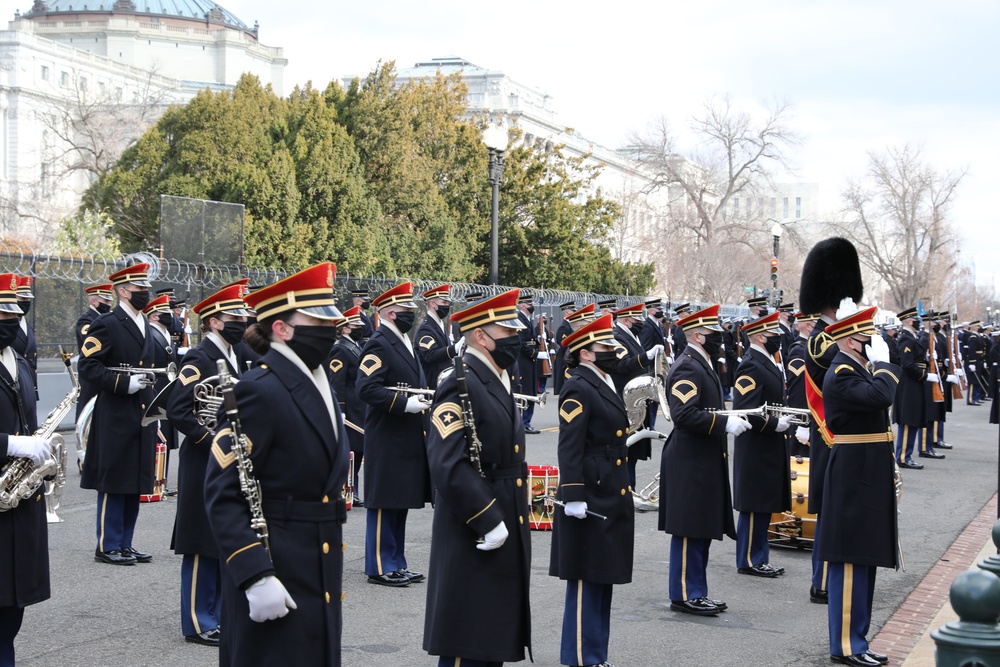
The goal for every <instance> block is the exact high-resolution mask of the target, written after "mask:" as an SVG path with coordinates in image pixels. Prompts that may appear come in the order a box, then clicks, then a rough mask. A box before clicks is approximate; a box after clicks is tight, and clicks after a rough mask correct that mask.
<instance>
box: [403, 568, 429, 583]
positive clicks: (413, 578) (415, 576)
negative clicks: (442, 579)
mask: <svg viewBox="0 0 1000 667" xmlns="http://www.w3.org/2000/svg"><path fill="white" fill-rule="evenodd" d="M396 574H401V575H403V576H404V577H406V578H407V580H409V582H410V583H411V584H415V583H417V582H420V581H423V580H424V579H425V577H424V575H423V574H421V573H420V572H410V571H409V570H407V569H406V568H403V569H402V570H396Z"/></svg>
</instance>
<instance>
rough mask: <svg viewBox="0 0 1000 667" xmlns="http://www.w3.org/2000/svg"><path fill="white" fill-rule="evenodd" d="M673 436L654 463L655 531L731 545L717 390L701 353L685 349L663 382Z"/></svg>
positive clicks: (725, 450)
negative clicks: (656, 479) (657, 497)
mask: <svg viewBox="0 0 1000 667" xmlns="http://www.w3.org/2000/svg"><path fill="white" fill-rule="evenodd" d="M667 391H668V392H669V393H668V395H667V400H668V404H669V406H670V416H671V417H672V418H673V420H674V430H673V431H671V433H670V437H669V438H668V439H667V442H666V443H665V444H664V445H663V455H662V457H661V459H660V503H659V504H660V519H659V529H660V530H662V531H664V532H666V533H670V534H671V535H676V536H678V537H695V538H701V539H712V540H721V539H722V537H723V536H724V535H725V536H728V537H730V538H731V539H736V525H735V523H734V521H733V498H732V492H731V490H730V487H729V461H728V446H729V442H728V436H727V434H726V418H725V417H720V416H717V415H715V414H713V413H712V412H710V411H711V410H721V409H722V407H723V403H722V388H721V387H720V386H719V378H718V376H717V375H716V374H715V371H714V370H712V368H711V367H710V366H709V365H708V362H707V361H706V360H705V358H704V357H703V356H702V355H701V353H700V352H699V351H698V350H697V349H696V348H694V347H691V346H688V347H686V348H685V350H684V353H683V354H681V356H680V357H679V358H678V360H677V363H675V364H674V365H673V366H672V367H671V369H670V375H668V376H667Z"/></svg>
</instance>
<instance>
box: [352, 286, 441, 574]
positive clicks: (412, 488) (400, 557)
mask: <svg viewBox="0 0 1000 667" xmlns="http://www.w3.org/2000/svg"><path fill="white" fill-rule="evenodd" d="M372 305H374V306H375V308H377V309H378V317H379V327H378V329H376V331H375V333H374V334H372V337H371V339H369V341H368V344H367V345H365V346H364V349H363V350H362V355H363V356H362V358H361V364H360V365H359V367H358V368H359V370H360V371H361V372H360V373H359V374H358V381H357V388H358V395H359V396H360V397H361V400H363V401H364V402H365V403H367V404H368V409H367V411H366V412H365V425H364V429H365V505H366V507H367V508H368V511H367V513H366V514H367V516H366V520H367V522H368V523H367V527H366V531H365V574H366V575H368V581H369V583H373V584H379V585H382V586H409V585H410V584H411V583H416V582H420V581H423V580H424V575H423V574H421V573H420V572H414V571H411V570H409V569H408V565H407V562H406V516H407V512H408V511H409V510H410V509H419V508H422V507H423V506H424V504H425V503H428V502H430V500H431V485H430V473H429V472H428V470H427V448H426V446H425V441H424V434H425V433H426V432H427V428H428V426H429V419H428V416H427V414H426V410H427V409H428V408H429V407H430V403H429V402H426V401H423V400H421V398H422V397H420V396H414V395H410V394H405V393H402V392H398V391H394V389H395V388H396V387H397V386H398V385H400V384H402V385H406V386H408V387H411V388H414V389H421V388H426V386H427V382H426V380H425V376H424V372H423V369H422V368H421V367H420V360H419V359H417V356H416V354H415V353H414V350H413V345H412V344H411V343H410V339H409V338H408V337H407V336H406V334H407V333H408V332H409V331H410V329H412V328H413V321H414V317H415V314H416V310H417V304H415V303H414V302H413V284H412V283H409V282H405V283H401V284H399V285H397V286H395V287H393V288H392V289H390V290H388V291H386V292H384V293H382V294H380V295H379V296H377V297H376V298H375V299H374V300H373V301H372Z"/></svg>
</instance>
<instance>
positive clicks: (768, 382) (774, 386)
mask: <svg viewBox="0 0 1000 667" xmlns="http://www.w3.org/2000/svg"><path fill="white" fill-rule="evenodd" d="M742 330H743V333H745V334H746V335H747V337H748V338H749V340H750V349H749V350H747V351H746V352H745V353H744V354H743V361H742V362H741V363H740V365H739V368H738V369H737V371H736V381H735V382H734V383H733V389H735V392H734V393H733V409H734V410H746V409H752V408H759V407H761V406H762V405H764V404H768V405H783V404H784V400H785V382H784V378H783V377H782V372H781V367H780V366H779V365H778V363H777V362H776V361H775V360H774V355H775V353H777V352H778V351H779V350H780V349H781V330H780V325H779V321H778V312H774V313H771V314H770V315H766V316H764V317H762V318H760V319H758V320H754V321H753V322H750V323H749V324H747V325H745V326H744V327H743V329H742ZM747 421H749V422H750V425H751V426H752V428H751V429H750V430H748V431H746V432H745V433H742V434H740V435H738V436H736V441H735V444H734V445H733V508H734V509H735V510H736V511H737V512H739V519H738V521H737V523H736V568H737V571H738V572H739V573H740V574H749V575H753V576H756V577H768V578H774V577H777V576H778V575H779V574H784V572H785V568H783V567H774V566H772V565H771V563H770V558H769V551H770V545H769V544H768V541H767V529H768V525H769V524H770V523H771V514H774V513H780V512H784V511H785V510H790V509H791V508H792V488H791V478H790V471H789V459H788V452H787V451H786V449H785V436H784V434H785V432H786V431H788V428H789V421H790V418H789V417H781V418H776V417H773V416H769V415H765V416H763V417H761V416H757V415H750V416H748V417H747Z"/></svg>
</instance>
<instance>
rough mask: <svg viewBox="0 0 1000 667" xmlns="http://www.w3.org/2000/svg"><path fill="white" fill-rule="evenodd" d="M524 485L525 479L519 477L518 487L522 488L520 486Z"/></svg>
mask: <svg viewBox="0 0 1000 667" xmlns="http://www.w3.org/2000/svg"><path fill="white" fill-rule="evenodd" d="M523 484H524V480H523V479H521V478H520V477H518V478H517V485H518V486H519V487H520V486H522V485H523Z"/></svg>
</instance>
